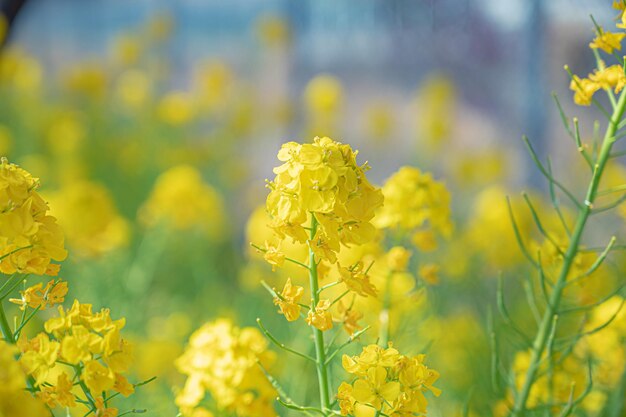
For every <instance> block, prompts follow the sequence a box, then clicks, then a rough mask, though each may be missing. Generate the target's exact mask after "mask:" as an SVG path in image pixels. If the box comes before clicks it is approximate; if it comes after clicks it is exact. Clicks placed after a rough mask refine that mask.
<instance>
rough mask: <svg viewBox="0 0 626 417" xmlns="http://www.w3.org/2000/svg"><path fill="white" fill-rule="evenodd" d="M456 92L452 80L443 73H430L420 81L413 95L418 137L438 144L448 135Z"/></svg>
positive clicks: (451, 124) (429, 142)
mask: <svg viewBox="0 0 626 417" xmlns="http://www.w3.org/2000/svg"><path fill="white" fill-rule="evenodd" d="M456 94H457V93H456V89H455V86H454V84H453V82H452V80H451V79H450V78H448V77H446V76H445V75H441V74H434V75H430V76H428V77H427V78H426V79H425V80H424V81H422V83H421V84H420V86H419V88H418V91H417V93H416V97H415V107H416V110H417V131H418V139H425V140H426V141H427V143H428V144H430V145H431V146H438V145H440V144H441V143H443V142H444V141H446V140H447V139H448V138H449V137H450V134H451V132H452V127H453V126H454V121H455V113H456V112H455V107H456Z"/></svg>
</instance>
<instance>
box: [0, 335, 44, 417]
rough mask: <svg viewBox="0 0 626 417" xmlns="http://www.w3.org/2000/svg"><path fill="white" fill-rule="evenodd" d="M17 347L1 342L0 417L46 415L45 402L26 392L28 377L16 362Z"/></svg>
mask: <svg viewBox="0 0 626 417" xmlns="http://www.w3.org/2000/svg"><path fill="white" fill-rule="evenodd" d="M17 353H18V350H17V348H16V347H15V346H13V345H10V344H8V343H7V342H5V341H4V340H0V369H2V372H0V416H7V417H9V416H10V417H33V416H43V415H46V413H47V410H46V408H45V406H44V404H43V402H41V401H39V400H38V399H37V398H35V397H33V396H32V395H31V394H30V393H29V392H28V391H26V375H25V374H24V371H23V370H22V367H21V366H20V363H19V362H18V361H17V360H15V355H16V354H17Z"/></svg>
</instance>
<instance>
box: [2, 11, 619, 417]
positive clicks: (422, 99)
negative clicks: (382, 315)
mask: <svg viewBox="0 0 626 417" xmlns="http://www.w3.org/2000/svg"><path fill="white" fill-rule="evenodd" d="M0 8H1V10H2V11H3V13H4V14H5V15H6V16H8V17H9V19H8V20H9V22H8V23H9V24H7V25H3V24H0V34H2V33H3V32H5V30H3V27H6V28H8V30H6V39H5V42H4V46H3V47H2V50H1V52H0V154H2V155H6V156H7V157H8V158H9V160H10V161H11V162H15V163H18V164H20V165H22V166H23V167H24V168H25V169H27V170H29V171H30V172H32V173H33V175H35V176H37V177H39V178H41V180H42V192H43V194H44V195H45V196H46V198H47V200H48V201H49V202H50V206H51V210H52V213H53V214H54V215H55V216H57V217H58V218H59V221H60V222H61V224H62V226H63V227H64V228H65V232H66V237H67V244H68V247H69V249H70V256H69V258H68V260H67V261H65V263H64V266H63V269H62V277H63V278H65V279H67V280H68V282H69V283H70V288H71V290H70V295H72V296H73V297H77V298H80V299H81V300H82V301H83V302H92V303H93V304H94V305H95V306H96V307H97V308H100V307H102V306H107V307H110V308H111V310H112V311H113V313H112V315H113V317H121V316H125V317H126V318H127V323H128V324H127V328H128V329H129V332H130V333H131V334H132V335H133V336H132V337H133V338H134V340H135V342H136V345H137V348H136V352H137V355H136V356H137V358H136V359H137V364H136V368H137V369H136V370H135V372H136V375H137V377H138V378H142V379H147V378H149V377H151V376H153V375H159V376H160V378H159V380H158V381H157V382H155V383H153V384H150V385H149V386H147V387H145V388H143V389H142V390H141V392H140V394H139V395H138V396H137V397H134V399H132V400H131V401H132V402H133V403H132V404H133V405H134V404H139V405H141V406H146V407H148V408H149V409H150V410H151V411H150V413H153V414H151V415H175V413H176V410H175V406H174V404H173V392H175V388H173V387H176V386H180V385H181V383H182V381H183V379H182V377H181V376H180V375H178V373H177V372H176V370H175V368H174V366H173V361H174V359H175V358H176V357H177V356H179V355H180V354H181V352H182V349H183V346H184V343H185V341H186V340H187V338H188V337H189V335H190V333H191V332H192V331H193V330H194V329H195V328H197V327H198V326H199V325H201V324H202V323H203V322H205V321H208V320H212V319H214V318H216V317H218V316H226V317H230V318H232V319H233V320H234V321H236V322H237V323H238V324H240V325H242V326H243V325H248V326H252V325H254V320H255V318H256V317H257V316H263V317H267V319H266V321H267V324H268V326H271V327H273V328H277V329H278V328H280V327H281V326H284V319H283V318H282V317H280V316H279V315H277V314H275V308H274V306H273V305H272V304H271V300H270V299H269V298H268V296H267V294H266V293H264V292H263V290H262V289H261V290H260V289H259V285H258V283H259V281H260V279H261V278H263V279H266V280H268V282H270V283H271V284H272V285H279V283H280V282H281V281H280V279H279V280H276V279H274V281H272V278H268V276H270V275H271V268H269V266H268V265H265V264H263V262H262V259H261V260H260V261H259V259H258V258H259V256H258V254H255V253H254V251H252V250H250V247H249V242H250V241H254V242H255V243H259V244H262V243H263V239H264V235H263V233H264V232H259V229H260V228H262V227H263V219H262V218H259V216H260V215H259V214H257V216H256V218H255V217H254V216H253V217H252V219H251V220H250V221H249V220H248V219H249V218H250V216H251V215H252V213H253V212H255V209H257V207H260V206H262V205H263V204H264V201H265V196H266V189H265V179H271V178H272V176H273V174H272V167H274V166H276V165H278V161H277V160H276V153H277V151H278V149H279V147H280V145H281V144H282V143H284V142H287V141H290V140H294V141H299V142H304V141H309V140H311V139H312V138H313V137H315V136H330V137H332V138H333V139H335V140H338V141H342V142H344V143H349V144H351V145H352V146H353V148H355V149H359V150H360V153H359V158H360V162H365V161H368V162H369V165H371V167H372V169H371V171H369V172H368V177H369V178H370V179H371V180H372V181H373V182H374V183H376V184H379V185H382V184H383V183H384V181H385V180H386V179H387V178H388V177H389V176H390V175H391V174H392V173H394V172H395V171H396V170H397V169H398V168H399V167H400V166H402V165H413V166H417V167H419V168H420V169H421V170H423V171H428V172H432V173H433V175H434V177H435V178H437V180H438V181H442V182H444V183H445V184H446V187H447V188H448V189H449V190H450V191H451V194H452V201H453V208H452V216H453V218H454V220H455V222H456V224H457V226H456V231H455V234H454V235H453V236H452V237H451V239H450V241H449V244H446V245H444V246H443V247H442V248H441V250H440V251H438V252H437V253H435V254H433V255H432V259H434V260H436V261H437V262H438V263H440V264H441V265H442V266H441V271H440V282H439V283H438V284H437V285H436V286H433V288H430V289H429V290H428V292H429V295H428V297H429V301H428V303H427V304H428V308H425V307H424V304H423V303H422V304H419V305H418V306H416V307H415V308H416V309H418V310H420V311H421V313H420V314H417V315H416V317H419V318H420V320H421V321H420V323H422V325H423V327H419V326H418V327H415V328H419V329H422V328H423V329H426V330H425V332H423V333H420V331H419V330H416V331H415V332H411V333H407V334H410V335H411V337H413V340H411V341H410V342H407V344H410V345H411V346H412V347H413V348H415V349H416V350H417V349H421V348H423V347H424V346H425V345H427V344H429V343H430V342H432V341H433V340H438V342H435V345H434V346H435V347H434V348H433V352H435V353H433V355H434V357H433V361H434V362H433V367H434V368H435V369H439V370H440V371H441V372H442V375H443V377H442V380H441V386H442V388H443V389H444V392H445V393H446V394H445V395H446V397H445V401H442V402H441V403H442V404H443V405H435V408H434V411H433V412H432V415H434V416H438V415H446V416H449V415H457V414H458V410H460V409H461V408H462V405H463V403H465V402H466V401H467V392H468V389H469V388H468V387H471V386H476V385H477V384H476V381H486V380H488V379H489V375H488V369H487V366H486V365H485V366H483V365H477V364H488V363H489V352H488V349H487V344H488V342H487V338H486V330H485V326H486V316H487V308H486V306H487V305H489V304H492V303H493V300H494V299H495V298H494V297H495V279H492V278H494V277H495V276H496V275H497V273H498V271H501V270H502V269H505V270H506V269H507V268H509V269H511V268H512V267H513V266H516V265H519V264H522V263H523V262H522V259H521V256H520V254H519V251H518V249H517V246H516V243H515V240H514V237H513V236H512V231H511V228H510V224H509V219H508V213H507V211H506V206H504V207H503V204H504V196H505V195H506V194H510V193H512V194H514V195H515V196H518V195H519V190H521V189H530V190H533V189H537V190H538V195H539V194H541V193H542V192H543V196H544V197H542V198H543V200H545V206H546V207H547V205H548V199H547V197H546V196H545V195H546V191H547V190H546V187H545V185H544V182H543V181H541V178H540V176H539V173H538V170H537V169H536V168H534V167H533V165H532V162H531V160H530V158H529V157H528V156H527V154H526V153H525V151H524V149H523V143H522V141H521V140H520V138H521V136H522V134H527V135H528V136H529V137H530V138H531V140H532V141H533V143H534V144H535V146H536V149H537V151H538V152H539V153H540V154H541V155H545V154H546V153H548V152H549V153H550V154H552V156H553V158H554V170H555V172H559V170H560V169H563V168H565V167H567V168H569V170H568V171H567V174H566V175H565V177H564V182H565V183H567V184H571V185H574V184H577V183H578V180H579V178H578V172H579V171H582V170H579V169H578V168H579V167H581V166H582V164H580V162H579V161H578V160H576V159H574V158H575V156H576V154H577V153H576V149H575V147H574V146H571V143H570V142H569V138H567V135H566V133H565V131H564V129H563V126H562V125H561V121H560V118H559V113H558V111H557V107H556V106H555V103H554V100H553V97H552V95H551V93H552V91H555V92H556V93H557V94H558V96H559V98H560V101H561V102H562V105H563V108H564V110H565V112H566V113H567V114H568V115H570V116H573V115H577V114H578V113H584V114H583V115H581V126H582V132H583V136H584V137H585V138H589V137H591V136H592V134H593V123H592V122H593V118H594V116H595V117H597V114H596V113H594V112H593V111H590V112H587V111H585V112H582V111H580V108H575V107H574V105H573V103H572V100H571V92H570V91H569V90H568V85H569V77H568V75H567V73H566V72H565V71H564V70H563V65H564V64H566V63H567V64H569V65H570V67H571V68H572V71H573V72H574V73H576V74H586V73H587V72H589V71H590V70H591V69H592V68H593V66H594V63H595V61H594V57H593V54H592V53H591V52H590V51H589V49H588V47H587V45H588V43H589V42H590V40H591V39H592V37H593V33H594V26H593V23H592V21H591V19H590V18H589V14H590V13H593V15H594V17H595V18H596V20H597V21H598V22H599V23H600V24H601V25H605V26H607V27H613V26H614V23H613V17H614V13H613V12H612V10H611V8H610V6H609V2H608V1H606V0H603V1H599V0H598V1H592V0H551V1H547V0H545V1H541V0H358V1H356V0H353V1H342V2H337V1H333V0H298V1H286V0H283V1H280V0H262V1H261V0H205V1H200V0H177V1H173V0H171V1H163V0H135V1H132V2H131V1H127V0H27V1H10V0H0ZM13 16H15V18H14V19H13ZM0 38H2V36H0ZM585 114H586V115H585ZM625 172H626V171H625V170H623V169H622V168H621V166H617V167H616V168H615V169H614V170H613V171H612V175H613V177H612V178H613V179H615V178H617V179H619V180H622V179H624V178H626V174H625ZM616 181H617V180H616ZM622 182H623V181H622ZM511 190H512V191H511ZM515 198H517V197H515ZM521 223H522V226H523V227H525V228H526V229H530V224H531V221H530V218H529V217H528V215H526V216H525V217H524V218H523V219H522V220H521ZM528 234H529V239H530V235H531V232H530V231H529V232H528ZM592 235H593V233H592ZM591 237H592V239H593V238H594V236H591ZM599 238H600V239H599V240H598V242H600V243H601V242H602V241H603V240H602V239H603V237H602V235H600V236H599ZM600 243H598V244H600ZM612 267H614V268H616V269H619V268H621V267H622V265H621V264H620V265H613V266H612ZM520 271H521V272H520ZM523 271H524V269H519V270H517V272H516V273H515V274H513V275H521V274H523ZM607 282H609V281H607ZM610 282H612V281H610ZM607 285H608V284H607ZM605 288H606V287H601V288H598V289H597V291H598V292H600V293H601V292H602V291H603V290H604V289H605ZM587 290H588V289H587ZM592 293H593V291H592ZM424 309H426V310H428V311H427V312H424V311H423V310H424ZM513 311H515V308H513ZM423 323H428V326H426V325H424V324H423ZM416 326H417V325H416ZM277 332H278V334H280V332H281V331H280V330H277ZM416 334H417V335H416ZM284 337H287V336H286V335H285V336H284ZM437 343H438V344H437ZM510 349H511V350H514V347H510ZM436 352H439V353H436ZM437 355H438V356H437ZM468 369H470V370H471V371H468ZM279 374H280V373H279ZM482 385H485V387H482ZM477 386H478V388H476V387H475V392H476V393H475V397H476V399H475V401H476V409H477V410H479V412H478V413H477V414H476V415H481V416H484V415H489V413H491V411H492V409H491V407H490V406H489V404H492V403H493V393H491V392H489V390H488V387H486V384H481V383H480V382H479V383H478V385H477ZM303 391H305V393H303V394H302V396H306V395H307V394H306V389H305V388H303ZM442 398H444V397H442ZM458 415H460V414H458Z"/></svg>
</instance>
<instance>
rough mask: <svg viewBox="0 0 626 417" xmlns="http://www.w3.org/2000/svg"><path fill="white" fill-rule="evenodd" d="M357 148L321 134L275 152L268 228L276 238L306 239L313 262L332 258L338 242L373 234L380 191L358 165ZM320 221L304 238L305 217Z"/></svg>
mask: <svg viewBox="0 0 626 417" xmlns="http://www.w3.org/2000/svg"><path fill="white" fill-rule="evenodd" d="M356 156H357V152H355V151H353V150H352V148H351V147H350V146H349V145H344V144H341V143H339V142H335V141H334V140H332V139H330V138H328V137H324V138H315V140H314V142H313V143H306V144H299V143H296V142H289V143H286V144H284V145H283V146H282V148H281V149H280V151H279V152H278V159H279V160H281V161H282V162H283V164H282V165H281V166H279V167H277V168H274V173H275V174H276V177H275V178H274V180H273V181H270V182H269V183H268V187H269V189H270V193H269V195H268V196H267V210H268V212H269V214H270V216H271V217H272V223H271V225H270V227H271V228H272V229H274V231H275V233H276V234H277V235H278V236H279V237H281V238H285V237H289V238H291V239H293V240H295V241H298V242H301V243H304V242H307V244H308V246H309V248H310V249H311V250H312V251H313V252H314V253H315V256H316V258H317V259H318V260H326V261H328V262H330V263H335V262H336V261H337V253H338V252H339V251H340V247H341V244H343V245H345V246H350V245H361V244H364V243H366V242H368V241H370V240H372V238H373V237H374V234H375V228H374V226H373V225H372V223H371V220H372V219H373V217H374V214H375V211H376V209H377V208H378V207H380V206H381V205H382V203H383V196H382V193H381V192H380V190H378V189H376V188H375V187H374V186H373V185H372V184H370V182H369V181H368V180H367V177H366V176H365V172H366V171H367V169H368V168H369V167H368V166H367V164H364V165H363V166H359V165H357V162H356ZM310 216H313V217H314V218H315V220H316V221H317V222H318V223H319V227H317V230H316V233H315V235H314V236H312V237H309V236H308V233H307V230H306V228H307V227H308V226H307V225H306V223H307V221H310Z"/></svg>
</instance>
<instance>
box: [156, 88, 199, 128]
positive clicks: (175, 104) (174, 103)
mask: <svg viewBox="0 0 626 417" xmlns="http://www.w3.org/2000/svg"><path fill="white" fill-rule="evenodd" d="M157 115H158V116H159V118H160V119H161V120H162V121H164V122H165V123H168V124H171V125H174V126H180V125H183V124H186V123H189V122H190V121H191V120H192V119H193V117H194V115H195V108H194V103H193V99H192V97H191V96H190V95H189V94H188V93H185V92H182V91H173V92H170V93H168V94H166V95H165V96H164V97H163V98H161V100H160V101H159V103H158V105H157Z"/></svg>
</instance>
